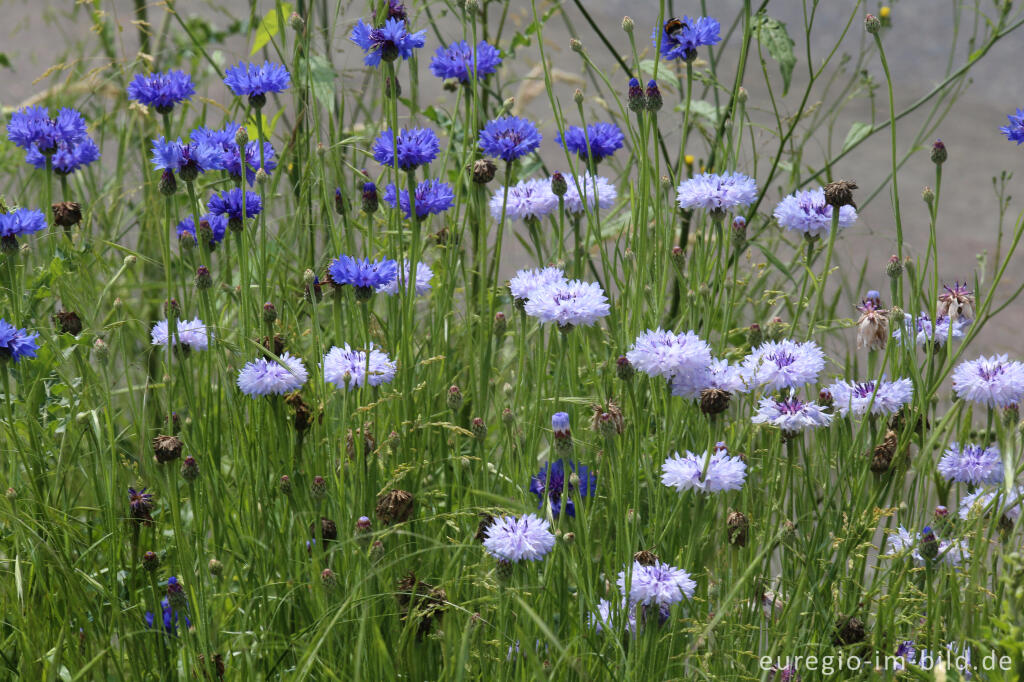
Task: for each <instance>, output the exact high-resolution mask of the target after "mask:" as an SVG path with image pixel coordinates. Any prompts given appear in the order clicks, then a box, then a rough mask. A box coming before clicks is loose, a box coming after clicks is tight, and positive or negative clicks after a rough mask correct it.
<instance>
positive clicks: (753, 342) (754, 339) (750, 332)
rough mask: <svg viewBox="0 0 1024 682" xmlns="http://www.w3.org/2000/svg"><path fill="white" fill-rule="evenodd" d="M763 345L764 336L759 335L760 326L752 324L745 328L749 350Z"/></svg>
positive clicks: (755, 323)
mask: <svg viewBox="0 0 1024 682" xmlns="http://www.w3.org/2000/svg"><path fill="white" fill-rule="evenodd" d="M762 343H764V334H763V333H761V325H759V324H758V323H757V322H754V323H753V324H751V325H750V326H749V327H747V345H748V346H750V347H751V348H757V347H758V346H760V345H761V344H762Z"/></svg>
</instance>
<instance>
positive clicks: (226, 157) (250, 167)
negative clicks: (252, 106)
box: [189, 121, 277, 187]
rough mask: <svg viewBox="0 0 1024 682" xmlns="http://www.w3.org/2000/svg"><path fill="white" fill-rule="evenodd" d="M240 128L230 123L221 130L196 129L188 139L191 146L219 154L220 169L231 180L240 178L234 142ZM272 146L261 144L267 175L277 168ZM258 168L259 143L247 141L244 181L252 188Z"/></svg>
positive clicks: (239, 158)
mask: <svg viewBox="0 0 1024 682" xmlns="http://www.w3.org/2000/svg"><path fill="white" fill-rule="evenodd" d="M239 128H240V126H239V125H238V124H237V123H235V122H234V121H230V122H228V123H227V125H225V126H224V129H223V130H210V129H209V128H196V129H195V130H193V131H192V134H191V135H190V136H189V139H190V140H191V141H192V142H193V144H205V145H209V146H211V147H213V148H215V149H217V150H218V151H219V152H220V156H221V162H220V168H222V169H223V170H225V171H227V173H228V175H230V176H231V177H232V178H235V179H237V178H240V177H241V176H242V158H241V156H242V155H241V154H240V153H239V151H238V143H237V142H235V135H236V134H237V133H238V129H239ZM274 157H275V152H274V145H272V144H271V143H270V142H268V141H264V142H263V170H264V171H266V172H267V173H268V174H269V173H271V172H272V171H273V170H274V169H275V168H277V160H276V159H275V158H274ZM259 168H260V143H259V141H257V140H249V142H247V143H246V145H245V179H246V181H247V182H248V183H249V186H250V187H252V184H253V182H255V180H256V171H257V170H259Z"/></svg>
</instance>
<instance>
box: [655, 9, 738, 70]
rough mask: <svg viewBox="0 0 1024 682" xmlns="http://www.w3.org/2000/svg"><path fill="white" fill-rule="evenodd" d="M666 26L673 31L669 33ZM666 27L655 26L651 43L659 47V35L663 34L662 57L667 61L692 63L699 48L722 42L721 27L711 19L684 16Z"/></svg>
mask: <svg viewBox="0 0 1024 682" xmlns="http://www.w3.org/2000/svg"><path fill="white" fill-rule="evenodd" d="M666 26H668V28H669V29H670V30H671V31H672V32H671V33H667V32H666V31H665V28H666ZM666 26H655V27H654V31H652V32H651V42H652V44H653V45H654V47H655V48H657V47H658V34H659V33H660V34H661V56H662V57H663V58H665V59H682V60H683V61H691V60H692V59H693V58H694V57H696V56H697V48H698V47H702V46H704V45H716V44H718V42H719V41H721V40H722V38H721V36H719V35H718V32H719V31H720V30H721V28H722V27H721V25H720V24H719V23H718V20H717V19H712V18H711V17H694V18H693V19H691V18H690V17H687V16H683V18H682V20H681V21H679V20H675V19H673V20H671V21H669V22H667V23H666Z"/></svg>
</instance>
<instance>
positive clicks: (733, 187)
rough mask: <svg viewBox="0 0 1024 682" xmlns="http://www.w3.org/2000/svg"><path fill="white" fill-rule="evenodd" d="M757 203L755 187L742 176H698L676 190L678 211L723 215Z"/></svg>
mask: <svg viewBox="0 0 1024 682" xmlns="http://www.w3.org/2000/svg"><path fill="white" fill-rule="evenodd" d="M756 199H757V183H756V182H755V181H754V179H753V178H750V177H748V176H746V175H744V174H743V173H723V174H721V175H716V174H714V173H701V174H700V175H696V176H694V177H692V178H690V179H689V180H685V181H683V182H682V184H680V185H679V187H677V188H676V203H677V204H678V205H679V207H680V208H703V209H705V210H707V211H711V212H713V213H718V214H724V213H725V212H726V211H732V210H735V209H737V208H745V207H747V206H749V205H750V204H752V203H754V201H755V200H756Z"/></svg>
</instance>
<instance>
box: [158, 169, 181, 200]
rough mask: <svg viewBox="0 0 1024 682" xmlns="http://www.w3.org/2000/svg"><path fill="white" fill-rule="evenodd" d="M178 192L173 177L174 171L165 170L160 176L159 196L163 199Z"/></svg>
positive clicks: (176, 182)
mask: <svg viewBox="0 0 1024 682" xmlns="http://www.w3.org/2000/svg"><path fill="white" fill-rule="evenodd" d="M177 191H178V180H177V179H176V178H175V177H174V171H172V170H171V169H170V168H165V169H164V172H163V173H162V174H161V175H160V194H163V195H164V196H165V197H169V196H173V195H174V193H175V192H177Z"/></svg>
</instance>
